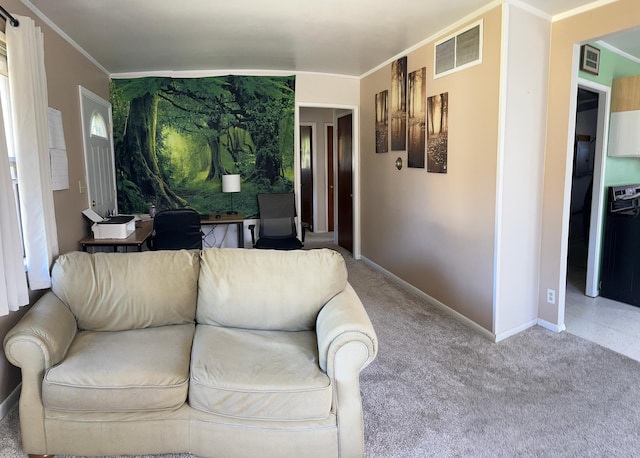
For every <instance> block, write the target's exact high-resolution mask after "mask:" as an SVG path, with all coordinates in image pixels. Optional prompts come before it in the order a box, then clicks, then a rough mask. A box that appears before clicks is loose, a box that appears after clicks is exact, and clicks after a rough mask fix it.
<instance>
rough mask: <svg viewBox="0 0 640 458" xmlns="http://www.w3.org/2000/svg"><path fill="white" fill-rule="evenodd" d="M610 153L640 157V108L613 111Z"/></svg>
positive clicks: (610, 125) (610, 124) (619, 155)
mask: <svg viewBox="0 0 640 458" xmlns="http://www.w3.org/2000/svg"><path fill="white" fill-rule="evenodd" d="M608 154H609V156H615V157H640V110H633V111H618V112H614V113H611V120H610V122H609V150H608Z"/></svg>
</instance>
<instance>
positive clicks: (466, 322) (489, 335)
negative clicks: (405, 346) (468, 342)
mask: <svg viewBox="0 0 640 458" xmlns="http://www.w3.org/2000/svg"><path fill="white" fill-rule="evenodd" d="M360 259H361V260H362V261H363V262H364V263H366V264H367V265H368V266H370V267H371V268H373V269H375V270H377V271H378V272H380V273H381V274H383V275H384V276H386V277H388V278H389V279H390V280H392V281H394V282H395V283H397V284H398V285H400V286H401V287H402V288H404V289H406V290H408V291H409V292H411V293H414V294H416V295H418V296H420V297H421V298H422V299H424V300H426V301H427V302H429V303H430V304H431V305H433V306H434V307H436V308H438V309H440V310H442V311H443V312H444V313H446V314H447V315H449V316H451V317H452V318H454V319H455V320H457V321H459V322H460V323H462V324H464V325H465V326H467V327H469V328H471V329H472V330H474V331H475V332H477V333H478V334H480V335H481V336H483V337H485V338H487V339H489V340H491V341H493V342H496V338H497V336H496V335H495V334H493V333H492V332H491V331H489V330H487V329H485V328H483V327H482V326H480V325H479V324H478V323H476V322H475V321H472V320H470V319H469V318H467V317H466V316H464V315H462V314H461V313H459V312H456V311H455V310H453V309H452V308H451V307H449V306H448V305H446V304H444V303H442V302H440V301H439V300H437V299H435V298H433V297H431V296H430V295H428V294H427V293H425V292H424V291H422V290H420V289H418V288H416V287H415V286H413V285H412V284H411V283H408V282H406V281H405V280H403V279H402V278H400V277H398V276H397V275H395V274H393V273H391V272H389V271H388V270H387V269H385V268H384V267H381V266H379V265H378V264H376V263H375V262H373V261H372V260H371V259H368V258H367V257H365V256H361V258H360Z"/></svg>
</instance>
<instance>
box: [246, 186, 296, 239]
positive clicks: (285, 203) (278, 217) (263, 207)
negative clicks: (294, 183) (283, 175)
mask: <svg viewBox="0 0 640 458" xmlns="http://www.w3.org/2000/svg"><path fill="white" fill-rule="evenodd" d="M258 211H259V212H260V231H259V234H258V240H256V237H255V224H251V225H249V230H250V231H251V242H252V243H253V247H254V248H263V249H270V250H299V249H300V248H302V247H303V243H302V242H304V235H305V231H306V226H305V225H303V227H302V241H300V240H299V239H298V233H297V231H296V204H295V199H294V195H293V193H274V194H258Z"/></svg>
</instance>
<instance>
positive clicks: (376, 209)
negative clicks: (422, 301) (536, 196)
mask: <svg viewBox="0 0 640 458" xmlns="http://www.w3.org/2000/svg"><path fill="white" fill-rule="evenodd" d="M483 19H484V49H483V63H482V64H481V65H477V66H475V67H472V68H469V69H467V70H464V71H461V72H457V73H454V74H451V75H449V76H445V77H442V78H439V79H435V80H434V79H433V43H429V44H427V45H425V46H423V47H421V48H419V49H417V50H416V51H414V52H411V53H410V54H408V56H407V57H408V60H407V65H408V69H407V71H408V72H412V71H414V70H417V69H419V68H421V67H426V68H427V96H431V95H434V94H440V93H443V92H448V93H449V151H448V172H447V173H446V174H435V173H427V171H426V169H416V168H411V169H410V168H407V167H406V162H407V154H406V151H401V152H389V153H385V154H376V153H375V144H374V139H375V134H374V121H375V119H374V110H373V108H374V96H375V94H376V93H378V92H380V91H383V90H386V89H390V81H391V73H390V65H387V66H385V67H384V68H381V69H380V70H378V71H376V72H375V73H373V74H371V75H369V76H367V77H366V78H364V79H363V80H362V85H361V89H360V95H361V97H360V106H361V124H360V125H361V137H360V141H361V149H360V151H361V161H360V165H361V180H362V182H361V190H362V202H361V203H362V212H361V214H362V221H361V222H362V255H363V256H364V257H366V258H367V259H369V260H370V261H372V262H374V263H376V264H377V265H379V266H380V267H382V268H384V269H386V270H388V271H390V272H391V273H393V274H394V275H396V276H398V277H400V278H402V279H403V280H405V281H407V282H408V283H410V284H411V285H413V286H415V287H416V288H418V289H420V290H422V291H423V292H425V293H426V294H428V295H429V296H431V297H433V298H434V299H436V300H438V301H440V302H441V303H443V304H444V305H446V306H448V307H450V308H451V309H453V310H455V311H456V312H459V313H460V314H462V315H464V316H466V317H467V318H469V319H470V320H472V321H474V322H476V323H478V324H479V325H480V326H482V327H483V328H485V329H487V330H490V331H491V330H492V320H493V283H494V277H493V272H494V234H495V206H496V167H497V151H498V121H499V116H498V113H499V99H500V97H499V91H500V84H499V83H500V52H501V46H500V40H501V8H500V7H497V8H495V9H493V10H491V11H489V12H488V13H486V14H484V15H483ZM397 157H401V158H402V159H403V161H404V163H405V167H403V168H402V170H400V171H398V170H397V169H396V167H395V165H394V163H395V160H396V158H397Z"/></svg>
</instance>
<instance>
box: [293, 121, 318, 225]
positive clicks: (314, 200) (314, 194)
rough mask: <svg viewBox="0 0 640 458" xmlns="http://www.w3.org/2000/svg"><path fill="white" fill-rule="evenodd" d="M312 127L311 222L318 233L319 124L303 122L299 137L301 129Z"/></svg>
mask: <svg viewBox="0 0 640 458" xmlns="http://www.w3.org/2000/svg"><path fill="white" fill-rule="evenodd" d="M304 126H306V127H311V173H312V179H311V180H312V182H313V185H312V187H311V206H312V209H311V220H312V221H313V228H312V232H316V226H317V221H318V184H317V183H318V180H317V177H316V173H317V170H318V164H317V160H318V159H317V157H318V154H317V153H316V151H317V148H318V141H317V132H316V130H317V123H316V122H313V121H305V122H301V123H300V125H299V126H298V135H300V127H304ZM299 142H300V140H298V152H297V154H298V159H299V158H300V149H299V148H300V143H299ZM299 208H300V213H299V215H300V216H302V194H300V207H299Z"/></svg>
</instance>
